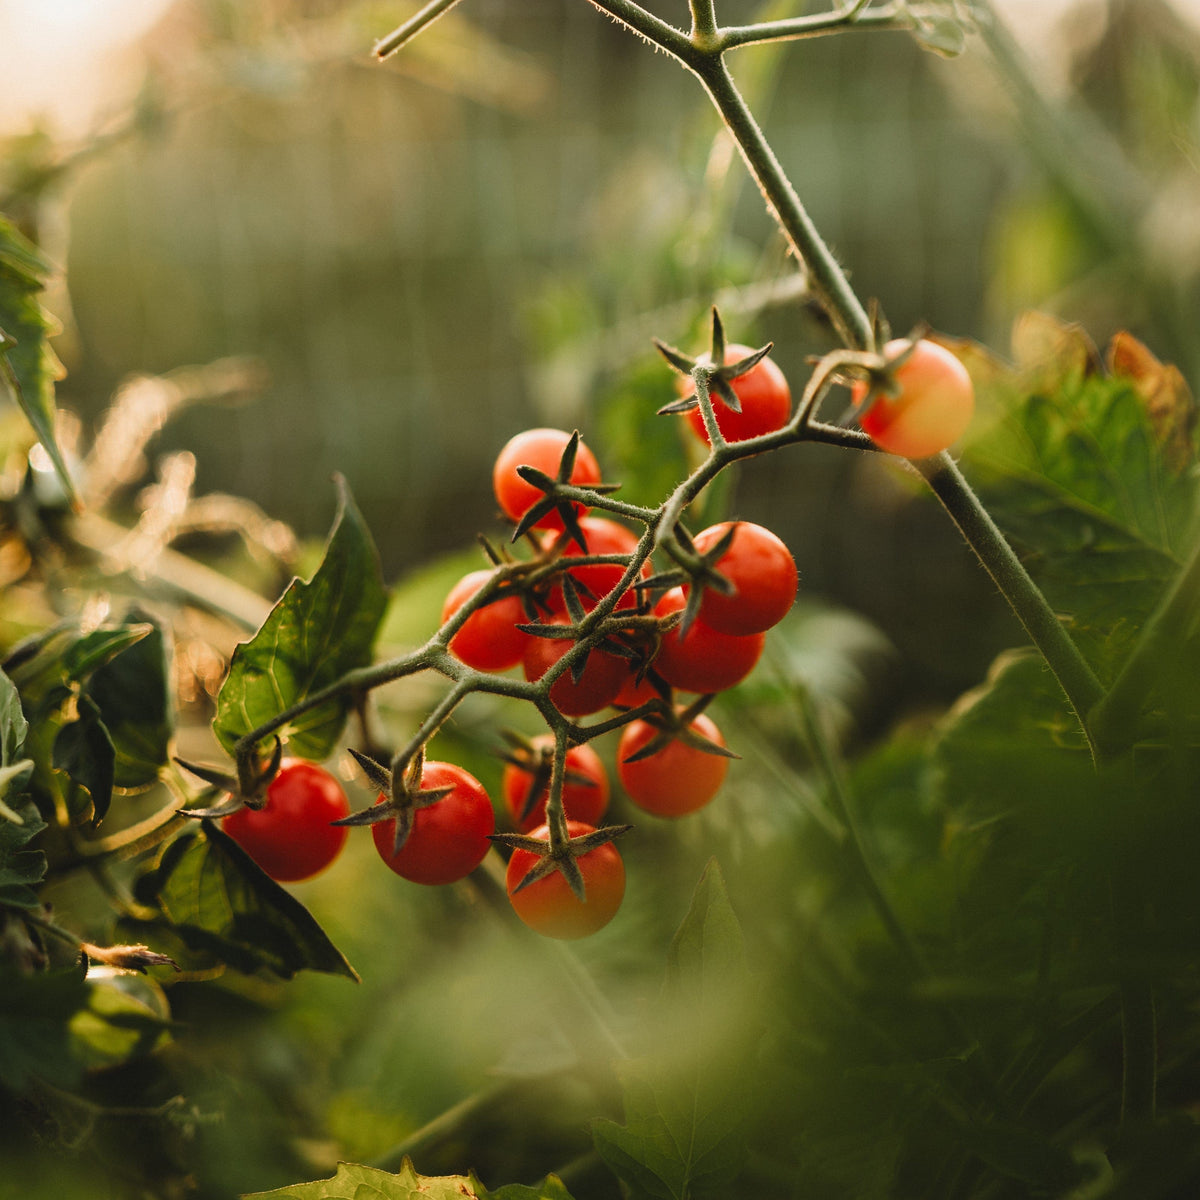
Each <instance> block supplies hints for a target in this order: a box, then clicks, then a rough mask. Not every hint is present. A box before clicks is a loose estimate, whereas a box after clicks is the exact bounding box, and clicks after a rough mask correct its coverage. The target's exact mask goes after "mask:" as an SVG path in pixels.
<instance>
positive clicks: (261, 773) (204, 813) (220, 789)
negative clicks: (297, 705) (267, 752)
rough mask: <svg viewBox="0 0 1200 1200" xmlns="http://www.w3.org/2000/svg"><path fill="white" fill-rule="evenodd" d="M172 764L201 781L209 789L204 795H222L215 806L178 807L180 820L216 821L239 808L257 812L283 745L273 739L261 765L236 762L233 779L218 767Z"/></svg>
mask: <svg viewBox="0 0 1200 1200" xmlns="http://www.w3.org/2000/svg"><path fill="white" fill-rule="evenodd" d="M175 761H176V762H177V763H178V764H179V765H180V766H181V767H182V768H183V769H184V770H185V771H189V772H191V774H193V775H195V776H196V777H197V778H198V779H203V780H204V782H205V783H207V784H208V785H209V786H208V788H206V789H205V793H204V794H206V795H214V794H220V793H225V798H224V799H223V800H221V801H220V802H219V803H217V804H213V805H208V806H200V807H198V808H181V809H180V810H179V815H180V816H181V817H196V818H198V819H202V820H203V819H209V820H217V819H219V818H220V817H227V816H229V815H230V813H235V812H237V811H238V809H240V808H252V809H255V810H258V809H261V808H263V807H265V806H266V803H267V787H268V785H269V784H270V782H271V780H272V779H274V778H275V776H276V775H277V774H278V772H279V764H280V763H281V762H282V761H283V743H282V742H281V741H280V740H279V738H276V739H275V746H274V748H273V749H272V751H271V757H270V758H269V759H268V760H267V761H266V762H265V763H263V762H262V761H261V760H259V759H256V758H254V757H253V756H251V757H249V758H239V759H238V774H237V775H236V776H234V775H231V774H229V772H228V771H223V770H221V769H220V768H219V767H205V766H201V765H199V764H197V763H190V762H187V761H186V760H185V759H182V758H176V759H175Z"/></svg>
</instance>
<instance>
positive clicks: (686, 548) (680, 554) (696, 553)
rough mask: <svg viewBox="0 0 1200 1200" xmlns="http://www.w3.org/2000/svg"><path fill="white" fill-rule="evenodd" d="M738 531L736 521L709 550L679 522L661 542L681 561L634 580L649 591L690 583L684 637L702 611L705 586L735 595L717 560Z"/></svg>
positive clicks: (681, 633) (681, 627) (682, 627)
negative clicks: (698, 544)
mask: <svg viewBox="0 0 1200 1200" xmlns="http://www.w3.org/2000/svg"><path fill="white" fill-rule="evenodd" d="M736 533H737V522H736V521H735V522H733V523H732V524H731V525H730V526H729V528H728V529H727V530H726V531H725V532H724V533H723V534H722V535H721V536H720V537H719V538H718V539H717V540H716V541H715V542H714V543H713V544H712V545H711V546H710V547H709V548H708V549H707V550H705V551H703V552H702V551H700V550H697V549H696V543H695V542H694V541H692V535H691V534H690V533H688V531H687V530H686V529H685V528H684V527H683V526H682V525H676V526H675V529H674V530H673V537H670V538H664V539H663V541H662V543H661V545H662V548H663V549H664V550H665V551H666V552H667V553H668V554H669V555H670V556H671V558H673V559H674V560H675V562H676V563H677V564H678V565H677V566H676V567H675V568H674V569H672V570H670V571H660V572H659V573H658V574H657V575H651V576H650V578H649V579H645V580H642V581H641V582H639V583H636V584H634V587H636V588H638V589H646V590H648V591H665V590H667V589H669V588H673V587H679V586H680V585H681V584H686V585H687V603H686V605H685V606H684V609H683V616H682V617H681V618H679V619H678V622H677V623H678V626H679V636H680V637H684V636H685V635H686V634H687V631H688V630H689V629H690V628H691V627H692V622H693V621H694V620H695V619H696V614H697V613H698V612H699V611H700V602H701V601H702V600H703V598H704V589H705V588H712V590H713V591H715V592H720V593H721V595H722V596H732V595H733V593H734V586H733V584H732V583H731V582H730V581H729V580H728V579H726V577H725V576H724V575H722V574H721V572H720V571H718V570H717V567H716V564H717V563H718V562H720V561H721V559H722V558H723V557H724V556H725V553H726V551H727V550H728V549H729V547H730V546H731V545H732V544H733V538H734V535H735V534H736Z"/></svg>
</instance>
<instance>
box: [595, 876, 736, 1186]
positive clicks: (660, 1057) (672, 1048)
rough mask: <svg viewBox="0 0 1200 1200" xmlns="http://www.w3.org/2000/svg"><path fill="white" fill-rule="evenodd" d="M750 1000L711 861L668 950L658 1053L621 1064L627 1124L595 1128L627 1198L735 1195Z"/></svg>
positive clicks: (721, 886) (731, 922)
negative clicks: (747, 1016)
mask: <svg viewBox="0 0 1200 1200" xmlns="http://www.w3.org/2000/svg"><path fill="white" fill-rule="evenodd" d="M749 994H750V978H749V975H748V972H747V969H746V962H745V949H744V945H743V940H742V933H741V927H740V925H739V924H738V920H737V917H736V916H735V914H734V912H733V909H732V907H731V905H730V903H729V897H728V894H727V893H726V890H725V883H724V880H723V878H722V876H721V872H720V869H719V867H718V866H717V864H716V863H715V862H711V863H710V864H709V866H708V868H707V869H706V870H705V873H704V876H703V877H702V878H701V880H700V884H699V886H698V887H697V889H696V894H695V896H694V897H693V900H692V906H691V909H690V910H689V912H688V915H687V918H686V919H685V920H684V922H683V924H682V926H680V929H679V931H678V933H677V934H676V936H675V939H674V941H673V943H672V945H671V950H670V954H669V957H668V963H667V978H666V984H665V986H664V989H663V996H662V1001H661V1005H660V1009H661V1011H660V1014H659V1015H660V1021H659V1028H658V1036H657V1037H656V1041H655V1044H656V1046H657V1051H656V1054H655V1056H654V1057H653V1058H652V1059H643V1060H640V1061H634V1062H629V1063H623V1064H621V1066H620V1068H619V1074H620V1078H621V1082H622V1085H623V1087H624V1092H625V1097H624V1105H625V1124H624V1126H621V1125H618V1124H616V1123H615V1122H613V1121H596V1122H594V1123H593V1126H592V1134H593V1137H594V1138H595V1142H596V1149H597V1151H598V1152H599V1154H600V1156H601V1158H603V1159H604V1161H605V1162H606V1163H607V1164H608V1165H609V1167H611V1168H612V1170H613V1171H614V1172H615V1173H616V1174H617V1175H618V1176H619V1177H620V1178H621V1180H622V1181H623V1182H624V1183H625V1184H626V1185H627V1187H628V1188H629V1190H630V1195H631V1196H633V1197H635V1198H640V1197H656V1198H662V1200H706V1198H712V1200H718V1198H723V1197H728V1196H730V1195H733V1194H735V1192H736V1189H733V1188H732V1184H733V1181H734V1180H735V1179H736V1178H737V1176H738V1174H739V1172H740V1170H741V1168H742V1166H743V1164H744V1162H745V1159H746V1146H745V1141H744V1133H745V1129H746V1126H747V1123H748V1118H749V1115H750V1112H749V1109H750V1102H751V1096H750V1092H749V1084H750V1050H751V1047H750V1045H749V1044H748V1034H747V1032H746V1031H747V1021H746V1005H747V1004H748V1003H749ZM751 1024H752V1022H751Z"/></svg>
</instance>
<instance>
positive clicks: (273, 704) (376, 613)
mask: <svg viewBox="0 0 1200 1200" xmlns="http://www.w3.org/2000/svg"><path fill="white" fill-rule="evenodd" d="M338 486H339V491H340V504H339V511H338V516H337V519H336V521H335V523H334V527H333V532H332V534H331V535H330V538H329V544H328V545H327V546H326V549H325V556H324V558H323V559H322V561H321V565H320V566H319V567H318V568H317V571H316V574H315V575H313V577H312V579H311V580H310V581H309V582H308V583H304V582H302V581H301V580H299V579H297V580H294V581H293V582H292V584H291V585H290V586H289V587H288V589H287V591H286V592H285V593H284V594H283V597H282V598H281V599H280V601H279V602H278V603H277V604H276V605H275V607H274V609H272V611H271V615H270V616H269V617H268V618H267V620H266V622H265V623H264V624H263V627H262V628H261V629H260V630H259V631H258V633H256V634H255V635H254V637H253V638H252V639H251V640H250V641H249V642H245V643H243V644H242V645H240V646H238V648H237V649H236V650H235V651H234V654H233V661H232V662H231V663H230V666H229V676H228V678H227V679H226V680H225V683H224V685H223V686H222V688H221V692H220V695H219V696H218V697H217V715H216V720H215V721H214V723H213V731H214V733H215V734H216V735H217V738H218V739H219V741H220V742H221V745H222V746H224V747H225V749H226V750H227V751H229V753H231V754H232V753H233V750H234V746H235V745H236V743H237V741H238V739H239V738H241V737H243V736H245V735H246V734H247V733H250V732H251V731H252V730H254V729H256V728H257V727H258V726H260V725H262V724H263V723H265V722H266V721H269V720H270V719H271V718H272V717H274V716H277V715H278V714H279V713H280V711H282V710H283V709H286V708H288V707H289V706H290V705H292V704H295V703H297V702H298V701H301V700H304V699H305V698H306V697H308V696H310V695H312V694H313V693H314V692H317V691H320V689H321V688H323V687H325V686H326V685H328V684H330V683H333V682H334V681H335V680H336V679H338V678H340V677H341V676H342V675H343V674H345V672H346V671H349V670H353V669H354V668H355V667H362V666H365V665H366V664H367V663H369V662H370V661H371V650H372V647H373V645H374V642H375V635H376V632H377V631H378V629H379V625H380V622H381V621H382V619H383V614H384V610H385V608H386V606H387V591H386V589H385V587H384V585H383V578H382V575H381V572H380V564H379V555H378V552H377V551H376V549H375V544H374V542H373V541H372V540H371V535H370V532H369V531H368V529H367V527H366V525H365V524H364V522H363V519H362V516H361V515H360V513H359V511H358V509H357V507H356V506H355V504H354V501H353V499H352V498H351V496H350V491H349V488H348V487H347V486H346V483H345V481H344V480H341V479H339V481H338ZM348 705H349V701H348V700H347V698H346V697H344V696H341V697H338V698H337V699H334V700H330V701H328V702H327V703H325V704H321V705H319V706H317V707H316V708H312V709H309V711H307V712H306V713H304V714H303V715H302V716H300V717H297V718H296V720H294V721H293V722H291V723H290V724H289V725H287V726H286V727H285V728H284V729H281V730H280V731H279V733H280V736H281V737H283V738H284V739H285V740H286V741H287V744H288V750H289V752H290V753H292V754H295V755H297V756H298V757H300V758H308V759H313V760H320V759H323V758H325V757H327V756H328V755H329V753H330V752H331V751H332V749H333V747H334V745H335V743H336V742H337V739H338V736H339V734H340V733H341V731H342V726H343V724H344V722H345V719H346V713H347V710H348Z"/></svg>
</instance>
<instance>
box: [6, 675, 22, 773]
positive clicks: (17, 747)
mask: <svg viewBox="0 0 1200 1200" xmlns="http://www.w3.org/2000/svg"><path fill="white" fill-rule="evenodd" d="M28 730H29V722H28V721H26V720H25V714H24V713H23V712H22V711H21V697H20V695H19V694H18V692H17V689H16V686H15V685H14V684H13V681H12V680H11V679H9V677H8V676H7V675H6V674H5V673H4V672H3V671H0V766H5V767H7V766H9V765H11V764H12V763H15V762H16V761H17V759H18V758H19V757H20V755H21V747H22V746H24V745H25V734H26V733H27V732H28Z"/></svg>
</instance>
